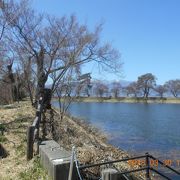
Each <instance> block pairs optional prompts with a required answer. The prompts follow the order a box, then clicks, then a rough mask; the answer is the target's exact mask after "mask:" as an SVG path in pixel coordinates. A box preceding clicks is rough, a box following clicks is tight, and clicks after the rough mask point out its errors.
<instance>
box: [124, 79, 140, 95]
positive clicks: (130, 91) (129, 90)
mask: <svg viewBox="0 0 180 180" xmlns="http://www.w3.org/2000/svg"><path fill="white" fill-rule="evenodd" d="M125 91H126V94H127V96H129V95H133V96H134V97H137V95H138V94H139V86H138V84H137V82H132V83H130V84H129V85H128V86H127V87H125Z"/></svg>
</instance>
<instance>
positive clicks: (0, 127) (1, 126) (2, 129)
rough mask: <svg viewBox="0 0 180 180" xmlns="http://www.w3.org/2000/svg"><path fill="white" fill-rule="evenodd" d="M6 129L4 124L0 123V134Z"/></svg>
mask: <svg viewBox="0 0 180 180" xmlns="http://www.w3.org/2000/svg"><path fill="white" fill-rule="evenodd" d="M5 130H6V128H5V125H4V124H0V134H1V135H3V134H4V131H5Z"/></svg>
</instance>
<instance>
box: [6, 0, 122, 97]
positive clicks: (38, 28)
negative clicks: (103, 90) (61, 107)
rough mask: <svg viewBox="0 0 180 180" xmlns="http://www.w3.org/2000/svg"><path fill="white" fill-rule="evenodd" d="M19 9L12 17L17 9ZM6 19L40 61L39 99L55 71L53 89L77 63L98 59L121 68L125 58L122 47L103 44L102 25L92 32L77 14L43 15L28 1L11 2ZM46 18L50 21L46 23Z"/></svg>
mask: <svg viewBox="0 0 180 180" xmlns="http://www.w3.org/2000/svg"><path fill="white" fill-rule="evenodd" d="M14 11H15V12H19V14H18V16H17V17H16V18H15V19H14V20H13V21H12V20H11V21H10V19H12V18H11V17H12V14H13V12H14ZM4 14H5V17H6V21H7V22H8V23H9V25H10V26H11V29H10V33H11V35H10V38H11V41H12V42H14V44H15V45H18V46H19V47H20V48H21V49H24V50H26V51H27V53H29V56H31V57H33V59H34V63H35V65H36V74H37V87H36V99H37V98H38V97H39V96H40V94H43V89H44V87H45V83H46V82H47V80H48V77H51V76H50V75H51V74H53V73H55V74H56V79H54V80H53V84H52V88H51V89H52V92H54V91H55V89H56V88H57V85H56V84H58V82H59V81H60V80H61V79H62V78H63V76H64V74H66V72H67V71H68V70H69V68H72V67H74V66H77V65H81V64H84V63H88V62H92V61H94V62H97V63H99V64H101V67H102V68H103V69H105V70H107V69H108V70H110V71H111V72H119V68H120V67H121V62H120V61H119V54H118V51H117V50H115V49H113V48H112V47H111V45H110V44H105V45H100V44H102V43H100V38H99V37H100V32H101V29H102V26H101V25H99V26H98V27H97V28H95V30H94V32H90V31H89V30H88V28H87V26H86V25H81V24H79V22H78V21H77V19H76V17H75V16H71V17H69V18H68V17H62V18H51V17H48V18H47V19H43V17H42V16H41V15H36V13H35V12H34V11H33V10H32V9H31V8H30V7H29V5H28V3H27V1H25V0H24V1H21V2H20V3H14V2H13V3H11V8H10V9H5V10H4ZM42 21H46V26H45V25H44V24H43V25H42Z"/></svg>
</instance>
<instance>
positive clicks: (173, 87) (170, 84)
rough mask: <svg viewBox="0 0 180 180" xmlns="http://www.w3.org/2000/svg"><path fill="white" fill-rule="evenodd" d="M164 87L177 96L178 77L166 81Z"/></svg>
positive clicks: (179, 90) (179, 83) (179, 92)
mask: <svg viewBox="0 0 180 180" xmlns="http://www.w3.org/2000/svg"><path fill="white" fill-rule="evenodd" d="M165 87H166V88H167V89H168V90H169V91H170V92H171V93H172V95H173V96H174V97H176V98H177V97H178V96H179V94H180V79H176V80H169V81H167V82H166V83H165Z"/></svg>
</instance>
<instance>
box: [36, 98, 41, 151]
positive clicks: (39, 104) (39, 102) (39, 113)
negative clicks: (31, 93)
mask: <svg viewBox="0 0 180 180" xmlns="http://www.w3.org/2000/svg"><path fill="white" fill-rule="evenodd" d="M41 113H42V97H40V98H39V101H38V108H37V111H36V116H37V117H38V123H37V136H36V138H37V152H36V153H37V154H39V128H40V123H41Z"/></svg>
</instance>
